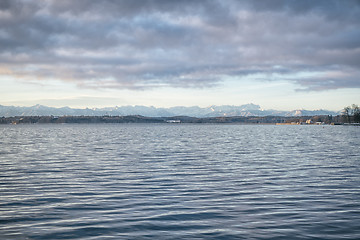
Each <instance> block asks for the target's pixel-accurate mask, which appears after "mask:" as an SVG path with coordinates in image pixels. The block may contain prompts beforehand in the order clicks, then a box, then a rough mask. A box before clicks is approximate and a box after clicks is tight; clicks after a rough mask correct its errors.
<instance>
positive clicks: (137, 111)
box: [0, 103, 340, 117]
mask: <svg viewBox="0 0 360 240" xmlns="http://www.w3.org/2000/svg"><path fill="white" fill-rule="evenodd" d="M338 114H340V111H339V112H334V111H327V110H315V111H308V110H294V111H277V110H263V109H261V108H260V106H259V105H256V104H252V103H250V104H245V105H240V106H231V105H223V106H210V107H205V108H201V107H197V106H194V107H183V106H177V107H171V108H156V107H147V106H122V107H118V106H116V107H106V108H92V109H90V108H85V109H76V108H69V107H62V108H54V107H47V106H43V105H35V106H31V107H16V106H2V105H0V117H11V116H50V115H53V116H64V115H71V116H104V115H110V116H127V115H142V116H147V117H172V116H189V117H219V116H226V117H230V116H314V115H338Z"/></svg>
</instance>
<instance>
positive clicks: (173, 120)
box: [0, 115, 358, 125]
mask: <svg viewBox="0 0 360 240" xmlns="http://www.w3.org/2000/svg"><path fill="white" fill-rule="evenodd" d="M38 123H55V124H56V123H57V124H60V123H78V124H81V123H86V124H89V123H164V124H181V123H223V124H276V125H325V124H328V125H330V124H331V125H342V124H345V125H349V124H353V123H351V122H350V123H349V122H347V121H346V119H345V118H344V116H342V115H337V116H331V115H319V116H301V117H281V116H266V117H258V116H248V117H243V116H234V117H209V118H196V117H187V116H174V117H145V116H140V115H131V116H108V115H105V116H16V117H0V124H38ZM355 125H358V123H357V124H355Z"/></svg>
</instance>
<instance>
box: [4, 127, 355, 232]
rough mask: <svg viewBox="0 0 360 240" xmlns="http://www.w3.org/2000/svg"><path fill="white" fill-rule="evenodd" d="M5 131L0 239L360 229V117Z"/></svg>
mask: <svg viewBox="0 0 360 240" xmlns="http://www.w3.org/2000/svg"><path fill="white" fill-rule="evenodd" d="M0 133H1V135H0V146H1V148H0V169H1V170H0V193H1V194H0V210H1V214H0V223H1V224H0V239H281V238H282V239H360V201H359V199H360V175H359V172H360V171H359V170H360V164H359V163H360V162H359V161H360V148H359V143H360V128H359V127H344V126H325V127H323V126H261V125H254V126H253V125H250V126H249V125H247V126H244V125H181V124H180V125H166V124H159V125H157V124H148V125H146V124H144V125H142V124H118V125H116V124H114V125H112V124H108V125H100V124H99V125H96V124H94V125H21V126H19V125H18V126H0Z"/></svg>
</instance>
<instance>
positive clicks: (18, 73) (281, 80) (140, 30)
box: [0, 0, 360, 110]
mask: <svg viewBox="0 0 360 240" xmlns="http://www.w3.org/2000/svg"><path fill="white" fill-rule="evenodd" d="M359 16H360V2H359V1H356V0H353V1H352V0H349V1H341V0H337V1H335V0H334V1H332V0H326V1H321V0H319V1H310V0H304V1H292V0H283V1H282V0H269V1H250V0H243V1H235V0H234V1H232V0H224V1H220V0H211V1H206V0H199V1H189V0H178V1H166V0H153V1H150V0H149V1H145V0H143V1H141V0H139V1H125V0H124V1H110V0H101V1H92V0H79V1H67V0H64V1H55V0H45V1H32V0H9V1H7V0H1V1H0V86H1V87H0V105H7V106H9V105H15V106H32V105H35V104H42V105H46V106H52V107H63V106H69V107H76V108H85V107H90V108H92V107H110V106H125V105H144V106H155V107H172V106H200V107H206V106H210V105H242V104H247V103H254V104H259V105H260V106H261V107H262V108H264V109H277V110H294V109H308V110H315V109H328V110H340V109H342V108H343V107H344V106H347V105H350V104H353V103H355V104H360V17H359Z"/></svg>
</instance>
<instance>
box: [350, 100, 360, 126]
mask: <svg viewBox="0 0 360 240" xmlns="http://www.w3.org/2000/svg"><path fill="white" fill-rule="evenodd" d="M352 115H353V116H354V122H356V123H360V108H359V106H358V105H356V104H353V105H352Z"/></svg>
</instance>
